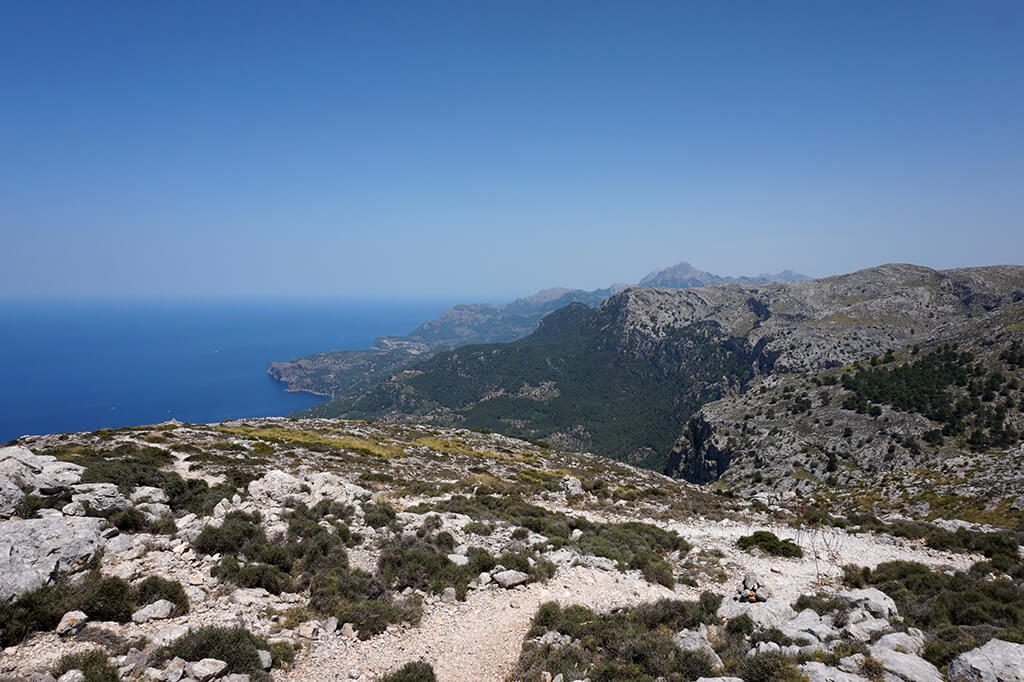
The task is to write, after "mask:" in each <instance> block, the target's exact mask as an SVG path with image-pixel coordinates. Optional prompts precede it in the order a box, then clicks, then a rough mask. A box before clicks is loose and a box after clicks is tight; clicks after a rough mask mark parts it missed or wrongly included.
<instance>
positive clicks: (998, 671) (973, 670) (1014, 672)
mask: <svg viewBox="0 0 1024 682" xmlns="http://www.w3.org/2000/svg"><path fill="white" fill-rule="evenodd" d="M949 679H951V680H953V681H954V682H967V681H968V680H970V681H971V682H974V681H975V680H977V681H979V682H1024V644H1015V643H1013V642H1004V641H1003V640H1001V639H992V640H989V641H988V643H986V644H985V645H984V646H980V647H978V648H977V649H971V650H970V651H967V652H964V653H962V654H960V655H959V656H957V657H956V658H954V659H953V662H952V663H950V664H949Z"/></svg>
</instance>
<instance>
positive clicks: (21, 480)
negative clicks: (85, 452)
mask: <svg viewBox="0 0 1024 682" xmlns="http://www.w3.org/2000/svg"><path fill="white" fill-rule="evenodd" d="M84 470H85V468H84V467H82V466H80V465H78V464H71V463H70V462H58V461H57V458H56V457H53V456H51V455H36V454H33V453H32V451H31V450H29V449H28V448H24V447H21V446H20V445H15V446H11V447H4V448H0V474H4V475H6V476H7V478H8V479H10V481H11V482H12V483H14V484H15V485H20V486H26V487H29V488H32V489H33V490H35V491H37V492H40V491H41V492H47V491H51V490H57V489H60V488H67V487H68V486H71V485H74V484H75V483H78V481H80V480H81V478H82V472H83V471H84Z"/></svg>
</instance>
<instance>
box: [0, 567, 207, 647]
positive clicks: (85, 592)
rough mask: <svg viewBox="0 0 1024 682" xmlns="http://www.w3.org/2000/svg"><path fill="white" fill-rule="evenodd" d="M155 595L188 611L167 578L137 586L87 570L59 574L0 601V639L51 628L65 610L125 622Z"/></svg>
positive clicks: (180, 592) (182, 595) (13, 639)
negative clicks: (49, 581)
mask: <svg viewBox="0 0 1024 682" xmlns="http://www.w3.org/2000/svg"><path fill="white" fill-rule="evenodd" d="M157 599H167V600H168V601H170V602H173V603H174V604H175V606H176V607H177V608H178V609H179V610H180V613H187V612H188V598H187V597H186V596H185V593H184V590H182V588H181V585H179V584H178V583H175V582H173V581H169V580H163V579H161V578H157V577H152V578H147V579H146V580H144V581H143V582H142V583H140V584H139V585H138V586H137V587H135V588H132V586H131V585H130V584H129V583H128V582H127V581H125V580H122V579H121V578H115V577H112V576H104V575H102V574H101V573H100V572H99V570H96V569H94V570H91V571H89V572H88V573H86V574H85V575H84V576H83V577H81V578H80V579H78V580H77V581H75V582H73V583H72V582H71V581H70V580H68V578H67V577H59V578H58V579H57V580H56V581H55V582H54V583H53V584H50V585H44V586H42V587H40V588H38V589H35V590H32V591H31V592H27V593H25V594H23V595H21V596H20V597H19V598H18V599H16V600H15V601H13V602H9V603H6V604H0V643H2V644H3V646H10V645H12V644H17V643H18V642H20V641H22V640H23V639H25V637H27V636H28V635H30V634H31V633H33V632H39V631H44V632H45V631H48V630H52V629H53V628H55V627H56V626H57V624H58V623H59V622H60V619H61V617H63V615H64V614H65V613H67V612H68V611H84V612H85V613H87V614H88V615H89V617H90V618H91V619H93V620H112V621H116V622H118V623H125V622H128V621H129V620H131V617H132V613H134V612H135V611H137V610H138V609H139V608H141V607H142V606H145V605H146V604H150V603H152V602H154V601H156V600H157Z"/></svg>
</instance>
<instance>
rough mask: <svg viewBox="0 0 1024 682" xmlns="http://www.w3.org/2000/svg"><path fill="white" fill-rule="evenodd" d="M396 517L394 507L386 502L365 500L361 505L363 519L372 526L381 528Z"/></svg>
mask: <svg viewBox="0 0 1024 682" xmlns="http://www.w3.org/2000/svg"><path fill="white" fill-rule="evenodd" d="M396 517H397V512H396V511H395V508H394V507H392V506H391V505H390V504H388V503H387V502H379V503H376V504H375V503H373V502H367V503H366V504H364V505H363V520H364V521H366V525H368V526H371V527H373V528H383V527H384V526H387V525H389V524H390V523H391V522H392V521H394V520H395V518H396Z"/></svg>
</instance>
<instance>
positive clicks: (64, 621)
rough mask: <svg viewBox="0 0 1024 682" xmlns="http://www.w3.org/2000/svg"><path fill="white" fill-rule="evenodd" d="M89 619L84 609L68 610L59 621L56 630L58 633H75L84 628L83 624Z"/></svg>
mask: <svg viewBox="0 0 1024 682" xmlns="http://www.w3.org/2000/svg"><path fill="white" fill-rule="evenodd" d="M88 621H89V616H87V615H85V613H83V612H82V611H68V612H67V613H65V614H64V616H63V617H62V618H61V619H60V622H59V623H57V628H56V629H55V630H54V632H56V633H57V634H58V635H73V634H74V633H76V632H78V631H79V630H81V629H82V626H83V625H85V624H86V623H87V622H88Z"/></svg>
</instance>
